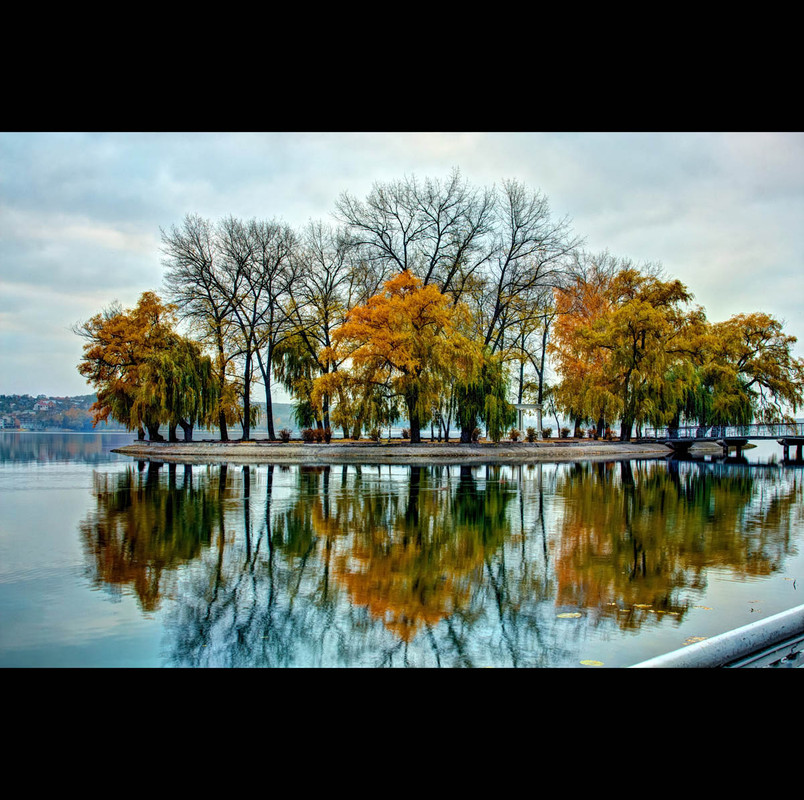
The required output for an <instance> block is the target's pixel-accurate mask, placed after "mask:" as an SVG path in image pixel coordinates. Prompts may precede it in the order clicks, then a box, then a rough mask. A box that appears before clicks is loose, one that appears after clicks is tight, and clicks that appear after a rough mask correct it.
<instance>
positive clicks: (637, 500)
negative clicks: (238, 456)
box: [82, 461, 802, 666]
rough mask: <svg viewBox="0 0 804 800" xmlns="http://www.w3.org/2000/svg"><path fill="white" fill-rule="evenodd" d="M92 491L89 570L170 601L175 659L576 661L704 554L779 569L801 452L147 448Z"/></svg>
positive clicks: (685, 600)
mask: <svg viewBox="0 0 804 800" xmlns="http://www.w3.org/2000/svg"><path fill="white" fill-rule="evenodd" d="M95 495H96V498H97V509H96V511H95V512H94V513H93V514H92V515H91V516H90V517H89V518H88V519H87V520H86V521H85V522H84V524H83V525H82V534H83V536H84V541H85V543H86V549H87V554H88V562H89V563H90V564H91V569H90V572H91V574H92V575H93V579H94V580H95V581H96V582H97V583H98V584H99V585H103V586H105V587H107V588H108V589H110V590H112V591H116V592H119V591H121V590H122V589H123V588H124V587H125V588H128V589H129V590H130V591H133V592H134V593H135V594H136V596H137V598H138V599H139V601H140V603H141V605H142V608H143V610H145V611H149V612H156V611H157V610H159V609H160V608H162V605H164V608H163V609H162V613H163V614H164V618H165V626H166V627H165V637H166V638H165V650H166V653H167V659H168V663H170V664H174V665H179V666H403V665H413V666H486V665H489V666H556V665H564V664H569V663H575V659H576V655H577V651H578V648H579V646H580V642H581V640H582V639H583V638H584V637H586V636H588V635H590V631H593V630H594V629H596V628H598V627H600V628H605V629H613V630H622V629H626V630H637V629H639V628H640V627H641V626H644V625H645V624H646V623H648V622H650V623H652V624H662V623H664V622H665V621H669V620H676V621H678V620H680V619H682V618H683V615H684V613H685V611H686V609H687V608H688V606H689V605H690V602H691V598H693V597H695V596H697V595H699V594H700V593H701V592H703V591H704V590H705V588H706V581H707V569H709V568H710V567H712V566H717V567H721V568H722V567H725V568H728V569H731V570H734V572H735V573H736V574H740V575H767V574H770V573H772V572H774V571H775V570H778V569H780V567H781V566H782V564H783V562H784V559H785V557H786V556H787V555H788V554H789V553H790V552H791V549H792V548H794V547H795V526H796V525H797V524H798V523H799V522H800V517H801V508H802V503H801V499H802V498H801V479H800V473H798V472H795V471H788V472H784V473H782V472H780V471H779V470H778V469H776V468H773V469H770V468H769V470H768V471H767V472H762V471H760V470H748V469H742V468H741V469H729V468H722V467H718V466H717V465H712V464H699V463H675V462H672V461H671V462H667V463H666V462H664V461H642V462H599V463H581V464H543V465H542V464H536V465H528V466H503V467H500V466H496V467H495V466H481V467H474V466H472V467H470V466H427V467H425V466H409V467H399V466H395V467H390V466H387V465H386V466H378V465H374V466H367V465H363V466H354V465H349V466H316V467H299V466H294V467H279V466H265V465H262V466H256V467H254V466H252V467H248V466H244V467H234V466H232V465H229V466H228V467H227V466H225V465H215V466H194V467H190V466H178V467H177V466H176V465H162V466H160V465H158V464H154V463H151V464H147V465H145V464H143V465H141V467H140V468H135V467H129V468H128V469H125V470H124V471H122V472H121V473H119V474H108V475H98V476H97V477H96V485H95ZM166 600H167V602H163V601H166ZM566 611H569V612H572V613H574V614H580V615H581V616H582V624H568V622H567V619H565V618H564V617H563V616H562V615H561V612H566ZM575 619H576V618H573V620H575ZM671 624H672V623H671Z"/></svg>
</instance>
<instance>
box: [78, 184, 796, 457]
mask: <svg viewBox="0 0 804 800" xmlns="http://www.w3.org/2000/svg"><path fill="white" fill-rule="evenodd" d="M334 218H335V222H334V223H333V224H332V225H328V224H325V223H323V222H315V221H311V222H310V223H309V224H308V225H307V226H305V227H304V228H303V229H301V230H294V229H292V228H291V227H289V226H288V225H286V224H284V223H282V222H280V221H277V220H270V221H267V220H258V219H252V220H241V219H236V218H234V217H227V218H225V219H221V220H218V221H216V222H212V221H209V220H206V219H202V218H199V217H198V216H193V215H188V216H187V217H186V218H185V219H184V220H183V222H182V223H181V224H180V225H177V226H173V227H172V228H170V229H169V230H163V231H162V253H163V264H164V268H165V273H164V287H163V289H162V290H161V291H160V294H159V295H157V294H156V293H154V292H146V293H145V294H143V295H142V297H141V298H140V300H139V302H138V303H137V305H136V307H135V308H133V309H123V308H121V307H120V306H119V305H117V304H113V305H112V306H110V307H109V308H107V309H105V310H103V311H102V312H100V313H99V314H97V315H96V316H94V317H93V318H92V319H90V320H88V321H86V322H83V323H80V324H77V325H76V326H75V328H74V330H75V331H76V332H77V333H78V334H80V335H81V336H83V337H84V338H85V339H86V342H85V345H84V357H83V360H82V361H81V363H80V364H79V366H78V369H79V371H80V373H81V374H82V375H84V376H85V377H86V378H87V381H88V383H90V384H92V385H93V387H94V388H95V391H96V392H97V396H98V401H97V403H96V404H95V406H94V408H93V412H94V416H95V420H96V421H99V420H103V419H108V418H109V417H112V418H114V419H116V420H118V421H120V422H122V423H123V424H125V425H126V426H127V427H128V428H129V429H131V430H136V431H138V432H139V436H140V437H141V438H144V437H145V435H146V431H147V433H148V435H149V436H150V438H151V439H156V440H158V439H161V436H160V434H159V428H160V426H166V427H167V430H168V436H169V438H170V439H176V431H177V429H178V428H181V429H182V430H183V433H184V438H185V439H191V438H192V431H193V428H194V427H195V426H204V427H213V428H217V429H218V430H219V431H220V436H221V439H222V440H228V438H229V433H228V431H229V428H230V427H231V426H234V425H239V426H242V431H243V432H242V437H243V439H249V438H251V437H252V430H253V428H254V426H255V425H257V424H258V423H259V424H262V422H264V424H265V426H266V429H267V433H268V436H269V438H270V439H276V438H277V432H276V431H275V430H274V421H273V413H272V402H271V396H272V387H274V386H275V385H276V383H277V382H278V383H279V384H281V386H282V387H283V388H284V389H286V390H287V391H288V392H289V393H290V394H291V395H292V397H293V398H294V409H295V415H296V422H297V424H298V425H299V427H301V428H312V429H318V430H320V431H322V432H326V438H327V439H328V437H329V435H330V432H331V429H332V428H340V429H341V430H342V433H343V436H344V437H346V438H359V437H360V436H361V435H364V434H365V433H366V432H367V431H370V430H372V429H376V428H379V427H382V426H387V425H388V424H390V423H392V422H394V421H397V420H399V419H405V420H407V421H408V422H409V425H410V439H411V441H412V442H418V441H421V431H422V430H423V429H424V427H425V426H428V425H429V426H431V427H432V426H436V427H437V430H438V431H439V436H440V435H441V433H442V432H443V433H444V435H449V432H450V430H451V429H458V430H460V440H461V441H462V442H468V441H471V440H472V438H473V436H476V435H477V426H478V425H481V424H482V425H483V426H485V428H486V431H487V435H488V436H489V438H491V439H492V440H493V441H499V440H500V439H501V438H502V437H503V436H505V435H506V431H507V430H508V429H509V427H510V426H511V425H512V424H513V423H514V421H515V418H516V417H515V412H514V409H513V406H512V403H516V402H519V403H522V402H535V403H541V404H542V405H543V408H544V409H545V411H546V412H551V413H553V414H555V415H556V420H557V421H558V415H559V414H561V415H564V417H566V418H568V419H572V420H574V421H575V427H576V430H577V429H578V428H579V427H580V426H582V425H587V424H588V425H590V426H591V427H592V428H593V430H594V433H595V434H596V435H600V436H602V435H604V434H605V433H606V431H608V430H610V428H615V427H616V425H619V436H620V438H621V439H623V440H629V439H631V437H632V436H633V435H634V433H635V431H636V432H638V431H639V430H640V429H641V427H642V426H645V425H655V426H661V425H675V426H677V425H680V424H684V423H687V424H705V425H727V424H747V423H749V422H751V421H753V420H757V421H779V420H781V419H783V418H784V415H785V413H786V410H792V411H793V412H795V411H796V409H797V408H798V407H799V406H800V405H801V403H802V386H803V381H804V362H802V361H801V360H800V359H796V358H795V357H794V356H793V354H792V346H793V345H794V343H795V341H796V340H795V338H794V337H791V336H788V335H786V334H785V333H784V330H783V326H782V323H781V322H780V321H779V320H776V319H774V318H773V317H772V316H770V315H768V314H764V313H761V312H755V313H746V314H740V315H736V316H734V317H732V318H731V319H729V320H726V321H725V322H717V323H713V322H710V321H708V320H707V318H706V315H705V313H704V310H703V309H702V308H700V307H698V306H695V305H693V302H692V301H693V296H692V294H691V293H690V291H689V290H688V288H687V287H686V286H684V285H683V284H681V283H680V282H679V281H677V280H673V279H671V278H668V277H667V276H665V275H664V274H663V272H662V270H661V269H660V268H659V267H658V266H656V265H651V264H643V265H636V264H633V263H632V262H630V261H629V260H627V259H624V258H617V257H614V256H612V255H611V254H609V253H607V252H604V253H601V254H591V253H588V252H586V251H585V250H584V249H583V241H582V240H581V239H580V238H579V237H578V236H576V235H575V234H574V233H573V231H572V229H571V226H570V223H569V222H568V220H566V219H555V218H554V217H553V216H552V214H551V212H550V208H549V204H548V201H547V198H546V197H545V196H544V195H543V194H542V193H541V192H539V191H537V190H530V189H528V188H527V187H525V186H523V185H522V184H521V183H519V182H517V181H505V182H503V183H502V184H501V185H500V186H499V187H490V188H484V187H473V186H472V185H470V184H469V183H468V182H467V181H466V180H464V179H462V177H461V176H460V174H459V173H458V172H457V171H455V172H454V173H453V174H452V175H451V176H450V177H449V178H448V179H446V180H443V181H442V180H434V179H425V180H418V179H416V178H406V179H404V180H399V181H395V182H390V183H377V184H375V185H374V187H373V189H372V191H371V193H370V194H369V195H368V196H367V197H366V198H365V199H362V200H361V199H358V198H355V197H353V196H351V195H349V194H346V193H345V194H343V195H341V197H340V199H339V201H338V202H337V204H336V208H335V211H334ZM548 365H550V366H552V368H553V370H554V372H553V373H551V374H554V375H555V376H556V377H555V379H553V380H551V381H549V382H548V380H547V376H548ZM258 385H261V386H262V387H263V389H264V392H265V398H264V399H265V407H264V408H265V414H266V418H265V419H264V421H260V420H259V419H258V408H257V406H255V405H253V404H252V392H253V390H254V389H255V388H256V387H257V386H258Z"/></svg>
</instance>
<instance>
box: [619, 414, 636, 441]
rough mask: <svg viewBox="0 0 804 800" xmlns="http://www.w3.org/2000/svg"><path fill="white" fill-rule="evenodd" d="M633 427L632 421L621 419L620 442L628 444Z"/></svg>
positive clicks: (625, 418)
mask: <svg viewBox="0 0 804 800" xmlns="http://www.w3.org/2000/svg"><path fill="white" fill-rule="evenodd" d="M633 427H634V421H633V420H632V419H628V418H627V417H623V421H622V424H621V425H620V441H621V442H630V441H631V429H632V428H633Z"/></svg>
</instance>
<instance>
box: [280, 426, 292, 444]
mask: <svg viewBox="0 0 804 800" xmlns="http://www.w3.org/2000/svg"><path fill="white" fill-rule="evenodd" d="M291 433H292V431H291V430H290V429H289V428H282V430H281V431H279V438H280V439H281V440H282V441H283V442H289V441H290V435H291Z"/></svg>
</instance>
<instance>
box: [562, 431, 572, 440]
mask: <svg viewBox="0 0 804 800" xmlns="http://www.w3.org/2000/svg"><path fill="white" fill-rule="evenodd" d="M569 435H570V429H569V428H562V429H561V438H562V439H569Z"/></svg>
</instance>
